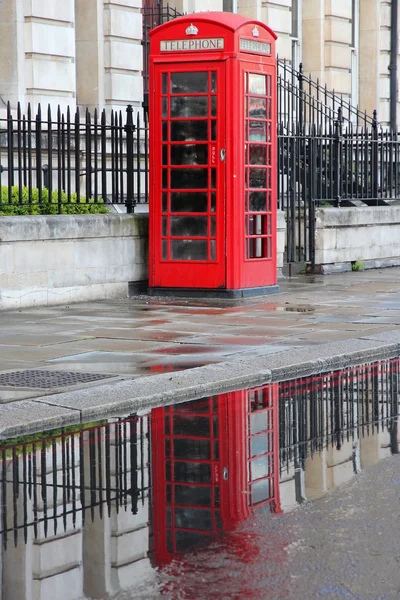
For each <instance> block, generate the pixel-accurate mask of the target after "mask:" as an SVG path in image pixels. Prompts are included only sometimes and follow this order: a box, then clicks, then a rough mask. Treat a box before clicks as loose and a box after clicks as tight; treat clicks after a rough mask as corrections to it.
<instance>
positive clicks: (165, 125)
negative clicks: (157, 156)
mask: <svg viewBox="0 0 400 600" xmlns="http://www.w3.org/2000/svg"><path fill="white" fill-rule="evenodd" d="M162 139H163V142H167V141H168V123H166V122H165V123H163V124H162Z"/></svg>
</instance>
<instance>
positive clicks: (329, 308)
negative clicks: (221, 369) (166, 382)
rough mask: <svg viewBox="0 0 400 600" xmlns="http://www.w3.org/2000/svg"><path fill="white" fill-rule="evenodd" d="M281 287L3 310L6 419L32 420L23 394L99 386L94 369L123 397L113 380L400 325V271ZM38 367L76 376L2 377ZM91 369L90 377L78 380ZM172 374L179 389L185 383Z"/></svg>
mask: <svg viewBox="0 0 400 600" xmlns="http://www.w3.org/2000/svg"><path fill="white" fill-rule="evenodd" d="M280 289H281V291H280V293H279V294H277V295H274V296H267V297H263V298H253V299H247V300H241V301H225V300H224V301H221V300H207V301H206V300H204V301H202V300H184V299H179V300H178V299H157V298H151V299H150V298H149V297H147V296H140V297H135V298H131V299H122V300H109V301H106V300H105V301H98V302H90V303H84V304H74V305H70V306H56V307H44V308H33V309H21V310H18V311H9V312H2V313H1V314H0V320H1V323H2V326H1V328H0V359H1V371H0V422H5V419H6V415H8V417H9V416H10V415H11V414H13V415H14V416H13V419H14V420H18V419H17V417H15V415H17V413H18V414H19V415H21V417H20V420H22V419H23V418H27V417H26V411H25V412H24V411H23V410H22V409H23V407H24V406H23V405H22V404H21V402H22V401H24V400H30V399H33V400H35V399H36V400H37V402H39V401H40V398H43V397H47V396H51V397H52V398H53V397H54V395H57V394H60V393H63V392H66V391H70V390H75V391H79V390H80V389H86V390H87V389H88V388H89V387H90V386H95V388H96V389H97V387H98V386H99V385H100V384H101V383H102V380H101V379H100V378H99V380H98V381H95V377H94V376H95V375H96V374H98V375H102V376H104V375H109V376H112V377H113V379H112V380H110V383H109V385H114V388H113V389H114V390H115V394H116V396H117V395H118V392H117V390H118V389H119V388H118V385H117V386H116V387H115V383H117V384H118V382H121V381H122V382H123V381H127V380H128V381H132V380H135V379H138V378H142V377H144V376H155V375H158V374H160V373H176V372H183V371H186V372H187V371H191V370H192V369H196V368H198V367H202V366H206V365H210V366H213V365H214V366H218V365H221V364H224V365H225V364H227V363H229V364H232V365H233V370H235V368H234V365H235V364H238V363H239V362H241V361H242V362H243V361H246V360H247V361H249V362H251V361H252V360H254V361H255V362H256V361H257V360H258V361H259V364H261V363H260V361H261V360H262V359H264V363H262V364H263V365H264V366H265V368H267V367H268V366H269V364H270V362H271V361H274V360H275V362H276V361H277V360H278V359H279V357H283V355H284V354H285V353H286V355H287V354H288V353H289V352H292V351H294V350H296V349H297V350H299V352H300V353H303V356H304V358H307V356H308V355H310V356H318V353H317V354H316V353H315V352H314V354H313V350H312V349H313V348H314V349H315V348H319V347H321V348H322V347H324V345H326V344H327V343H333V342H345V341H346V340H349V341H351V340H354V339H357V340H364V339H372V338H374V339H378V338H377V337H376V336H379V335H383V336H385V335H386V334H390V333H391V332H398V333H399V332H400V295H399V291H400V269H399V268H388V269H381V270H368V271H364V272H350V273H341V274H336V275H330V276H297V277H294V278H292V279H286V280H281V281H280ZM396 339H397V338H396ZM396 343H397V342H396ZM399 348H400V345H399ZM332 351H334V350H332ZM33 369H34V370H37V369H40V370H43V371H46V372H56V373H58V374H62V373H70V374H71V376H70V377H69V378H66V379H65V381H64V382H62V384H60V385H54V384H52V385H43V386H42V387H41V388H40V389H38V388H36V387H35V388H34V387H33V386H32V385H30V383H29V378H26V380H25V384H24V385H21V383H19V382H18V381H17V382H16V383H14V384H13V383H12V380H11V379H10V377H8V379H7V381H6V380H5V379H4V377H2V375H4V374H6V373H7V374H12V373H15V372H24V371H30V370H33ZM240 369H241V367H239V366H238V367H237V370H238V371H240ZM89 374H91V375H92V376H93V377H92V381H91V382H87V381H82V377H81V378H80V379H79V375H81V376H88V375H89ZM61 379H62V377H61V375H60V376H59V377H58V381H59V382H60V381H61ZM173 381H174V382H176V388H177V389H178V388H179V385H181V386H182V385H183V381H181V382H180V383H179V381H177V380H176V379H173ZM104 385H106V384H104V382H103V387H102V389H105V388H104ZM95 393H96V392H93V394H95ZM132 393H133V392H132ZM60 398H61V397H60ZM38 399H39V400H38ZM59 402H60V405H62V406H65V407H67V408H68V409H69V408H71V410H72V409H74V408H75V409H77V408H79V410H80V407H78V406H75V404H73V403H72V404H71V405H70V404H69V403H63V402H62V400H61V399H60V401H59ZM98 402H99V403H100V399H99V401H98ZM18 403H19V404H18ZM48 403H49V405H50V404H52V403H53V400H51V401H50V400H49V402H48ZM11 404H13V405H14V404H15V406H14V407H13V409H12V411H13V412H12V411H11ZM6 407H7V412H5V410H6ZM26 408H27V410H28V408H29V406H28V405H26ZM42 410H44V409H43V407H42ZM30 413H32V410H30ZM59 414H61V412H60V411H59ZM67 416H68V415H67V414H65V418H67ZM70 416H71V419H70V420H71V422H72V421H73V418H72V417H73V415H72V414H71V415H70ZM8 417H7V418H8ZM81 417H82V415H81V416H80V418H81ZM18 418H19V417H18Z"/></svg>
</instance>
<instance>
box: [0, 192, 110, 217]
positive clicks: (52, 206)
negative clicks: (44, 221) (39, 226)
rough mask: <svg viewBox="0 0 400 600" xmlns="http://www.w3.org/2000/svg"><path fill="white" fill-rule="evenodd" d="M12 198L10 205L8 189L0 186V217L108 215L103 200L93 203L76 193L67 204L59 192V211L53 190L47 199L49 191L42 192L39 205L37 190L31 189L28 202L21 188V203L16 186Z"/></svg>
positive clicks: (92, 200) (27, 195)
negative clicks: (30, 197) (30, 198)
mask: <svg viewBox="0 0 400 600" xmlns="http://www.w3.org/2000/svg"><path fill="white" fill-rule="evenodd" d="M11 192H12V198H11V203H9V199H8V187H7V186H5V185H3V186H1V196H0V197H1V201H0V216H3V217H9V216H15V215H57V214H59V213H61V214H63V215H88V214H91V215H93V214H104V213H108V212H109V211H108V208H107V207H106V206H105V204H104V200H103V199H102V198H99V199H98V200H97V202H96V203H95V201H94V199H93V198H89V199H87V198H85V196H80V198H79V199H78V196H77V194H76V193H73V194H71V199H70V202H68V197H67V194H66V193H65V192H64V191H62V192H61V211H59V205H58V191H57V190H54V191H53V192H52V194H51V198H49V190H48V189H47V188H44V189H43V190H42V201H41V203H40V204H39V190H38V189H37V188H33V189H32V194H31V196H32V200H31V202H29V189H28V188H27V187H23V188H22V202H20V198H19V188H18V186H13V187H12V188H11Z"/></svg>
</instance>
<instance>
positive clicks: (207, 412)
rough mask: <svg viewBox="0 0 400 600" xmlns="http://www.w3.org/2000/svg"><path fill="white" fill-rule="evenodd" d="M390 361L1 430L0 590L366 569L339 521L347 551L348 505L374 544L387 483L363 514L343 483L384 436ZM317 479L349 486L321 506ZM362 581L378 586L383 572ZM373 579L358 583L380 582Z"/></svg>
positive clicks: (197, 588)
mask: <svg viewBox="0 0 400 600" xmlns="http://www.w3.org/2000/svg"><path fill="white" fill-rule="evenodd" d="M167 358H168V359H169V357H166V359H167ZM186 358H187V357H186ZM399 366H400V360H399V359H398V358H395V359H390V360H384V361H380V362H377V363H374V364H366V365H360V366H357V367H352V368H347V369H344V370H342V371H334V372H329V373H324V374H322V375H320V376H316V377H309V378H302V379H295V380H289V381H284V382H277V383H269V384H266V385H263V386H258V387H254V388H250V389H246V390H239V391H235V392H230V393H226V394H221V395H217V396H211V397H206V398H202V399H200V400H196V401H192V402H183V403H177V404H174V405H171V406H166V407H159V408H154V409H148V410H142V411H140V413H138V414H134V415H131V416H129V417H126V418H118V417H115V418H113V419H108V420H107V421H102V422H97V423H89V424H86V425H82V426H74V427H69V428H65V429H59V430H55V431H52V432H44V433H41V434H32V435H29V436H25V437H21V438H18V439H14V440H3V441H1V442H0V538H1V547H2V551H0V562H1V569H0V572H1V573H2V595H1V594H0V596H1V598H2V600H14V599H15V598H20V597H21V598H22V597H24V598H25V597H28V595H29V594H30V592H26V590H33V591H34V593H35V595H34V597H35V598H36V599H37V600H44V599H47V598H49V597H52V598H57V600H64V599H65V600H67V599H68V600H78V599H81V598H99V599H100V598H101V599H107V598H114V599H117V598H118V599H119V600H122V599H125V600H126V599H129V598H142V599H144V598H145V599H146V600H147V599H152V598H160V597H163V598H168V599H171V600H175V599H188V600H189V599H192V598H196V599H198V598H199V599H200V598H207V599H208V598H218V599H221V600H225V599H231V598H232V599H233V598H235V599H236V598H241V597H243V598H255V599H258V598H259V599H260V600H261V599H262V600H264V599H268V598H271V599H272V598H299V597H321V595H322V596H324V595H325V596H326V597H330V598H331V597H332V598H335V597H337V596H336V595H335V593H336V592H335V593H334V592H332V593H331V592H329V593H328V592H326V590H335V589H336V590H339V591H340V590H342V591H343V590H346V589H347V590H350V588H352V586H353V587H354V586H356V583H357V576H358V575H357V574H358V573H360V577H361V579H362V577H364V578H365V577H368V576H367V575H366V574H365V570H363V567H362V568H361V567H358V566H357V565H358V563H357V560H358V558H357V557H354V556H353V555H351V553H350V555H349V554H348V553H349V552H350V550H349V548H350V546H351V539H350V538H351V536H350V537H349V539H347V531H348V527H349V525H348V523H351V522H354V523H355V526H356V527H357V531H358V533H357V535H356V536H355V538H354V539H355V541H354V544H355V546H354V548H355V550H354V552H356V550H357V548H359V549H360V557H363V558H360V561H361V562H362V560H364V562H365V560H366V558H365V553H366V546H367V544H366V545H364V544H363V543H362V540H361V538H360V537H357V536H362V531H363V528H362V527H361V525H360V526H359V522H361V521H362V519H364V520H365V522H366V523H368V527H366V526H365V525H364V530H365V531H366V536H367V541H368V544H369V543H370V547H371V548H374V552H375V554H374V557H373V560H372V564H375V563H376V564H377V563H378V561H379V559H378V558H377V556H380V552H381V550H380V547H379V545H378V546H376V545H374V544H375V542H374V541H373V540H374V538H373V536H374V532H375V531H377V532H378V533H379V532H380V533H382V531H384V530H383V529H380V528H381V527H383V525H381V524H379V523H378V520H379V518H380V517H379V515H381V513H382V514H383V512H382V511H383V507H384V505H385V502H386V501H387V498H388V495H389V492H390V489H391V488H388V489H380V490H379V494H377V490H375V491H374V492H373V495H372V497H371V498H372V499H371V498H369V499H368V502H367V505H368V507H369V508H371V507H372V508H373V506H374V500H373V498H376V501H377V505H378V509H377V513H376V515H375V516H374V519H376V520H377V521H376V522H377V524H376V526H375V525H374V523H375V521H368V514H366V512H365V511H366V510H367V509H366V507H365V506H363V505H362V502H360V501H359V500H357V499H356V498H355V497H352V496H351V493H353V494H354V493H355V492H354V489H353V488H354V486H353V488H352V487H351V486H352V483H354V481H358V480H359V481H360V484H359V485H360V486H361V485H362V482H363V481H364V479H365V477H368V473H369V469H373V468H375V467H374V465H375V466H376V465H378V463H380V461H382V459H384V458H387V457H389V456H390V455H391V454H392V453H394V454H397V453H398V451H399V440H400V432H399V430H398V416H397V415H398V403H399ZM157 368H159V369H163V365H158V366H157ZM180 368H182V366H180ZM383 464H385V463H382V464H381V465H378V466H379V468H380V469H381V471H379V472H383V471H382V469H383ZM360 473H362V474H361V475H360ZM364 476H365V477H364ZM363 477H364V479H363ZM395 481H396V479H393V481H392V480H391V486H392V487H393V486H394V487H395ZM399 481H400V479H399ZM368 485H370V484H368ZM397 485H398V484H397ZM339 486H341V488H340V489H337V488H338V487H339ZM370 487H371V486H370ZM347 490H350V491H349V492H347ZM351 490H353V492H351ZM333 491H335V494H337V493H339V494H343V493H348V496H349V498H350V500H348V501H347V503H345V504H344V503H343V501H342V500H341V499H340V497H339V500H338V506H336V505H335V498H336V499H337V498H338V496H337V495H335V494H332V493H331V492H333ZM319 498H322V499H323V501H322V503H321V501H320V500H318V499H319ZM395 498H396V501H397V500H398V488H397V489H395ZM329 503H330V508H329V511H328V509H327V508H324V507H326V506H328V505H329ZM300 507H301V508H300ZM344 519H350V521H348V522H347V521H346V526H344V525H343V520H344ZM360 520H361V521H360ZM390 521H391V519H390V518H388V522H389V525H390ZM309 523H311V524H310V525H309ZM306 525H307V526H306ZM393 527H394V528H395V523H394V522H393V523H392V528H393ZM329 528H331V530H332V532H331V533H330V534H329V535H331V536H335V535H336V536H337V539H338V540H339V541H338V542H337V546H335V547H334V548H333V549H332V548H330V547H329V538H328V537H327V536H328V533H327V532H328V530H329ZM360 532H361V533H360ZM378 533H377V535H378ZM352 535H353V534H352ZM354 535H355V534H354ZM340 536H342V537H340ZM397 539H398V537H397V534H396V540H397ZM384 542H385V544H386V546H388V544H389V550H388V552H389V554H390V556H391V553H392V552H393V553H394V554H395V550H392V549H390V540H389V539H388V538H387V537H386V538H385V540H384ZM396 543H397V541H396ZM320 545H321V556H320V555H319V552H318V551H316V548H319V546H320ZM341 546H342V547H341ZM386 546H385V545H384V546H383V547H386ZM324 552H325V553H328V555H329V561H328V562H329V568H327V569H325V571H324V568H325V567H324V564H325V563H324V562H323V561H324V560H325V559H326V555H325V558H324ZM382 552H384V550H382ZM341 557H342V558H341ZM341 560H343V561H344V564H345V565H346V564H347V563H348V561H349V560H352V561H353V562H352V563H351V564H352V569H350V571H346V568H345V567H343V568H341V567H340V565H341V563H340V561H341ZM385 560H386V558H385ZM319 561H321V563H320V562H319ZM335 561H336V562H335ZM361 562H360V564H361ZM19 564H21V565H22V564H23V565H24V568H23V569H22V568H19V566H18V565H19ZM326 564H328V563H326ZM362 564H364V563H362ZM376 568H378V567H376ZM379 568H381V567H379ZM296 569H297V570H296ZM319 569H320V570H319ZM335 569H336V570H337V572H335ZM357 569H359V571H358V570H357ZM16 572H17V576H16ZM335 577H336V579H335ZM377 581H378V582H379V585H380V586H381V587H380V588H379V592H381V591H382V590H383V591H384V592H385V593H386V592H387V589H389V588H390V586H389V587H387V586H388V585H389V584H390V578H388V579H385V577H384V576H383V575H382V577H381V576H380V573H379V576H378V577H377ZM385 581H386V582H388V583H387V584H386V583H385ZM337 582H339V583H340V585H339V583H337ZM304 585H306V586H309V587H308V588H307V590H308V594H307V590H306V592H302V589H303V588H302V586H303V587H304ZM364 585H367V583H364ZM310 586H311V587H310ZM346 586H347V587H346ZM385 586H386V587H385ZM352 589H353V588H352ZM354 589H355V587H354ZM367 589H369V588H367ZM324 590H325V591H324ZM342 591H340V594H339V596H340V595H343V594H342ZM389 591H390V589H389ZM385 593H376V595H375V596H374V597H388V598H392V597H393V598H395V597H396V596H394V595H393V596H391V595H390V594H389V593H386V595H385ZM26 594H28V595H26ZM329 594H331V595H329ZM349 594H350V595H348V597H360V598H361V597H366V596H363V595H362V594H361V595H360V594H358V595H357V594H356V593H355V592H353V591H349ZM29 597H30V596H29ZM371 597H372V596H371Z"/></svg>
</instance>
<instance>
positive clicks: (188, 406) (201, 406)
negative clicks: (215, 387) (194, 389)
mask: <svg viewBox="0 0 400 600" xmlns="http://www.w3.org/2000/svg"><path fill="white" fill-rule="evenodd" d="M172 410H173V411H174V412H196V413H208V412H209V410H210V401H209V399H208V398H203V399H202V400H195V401H194V402H193V401H190V402H179V404H175V405H174V406H173V407H172Z"/></svg>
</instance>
